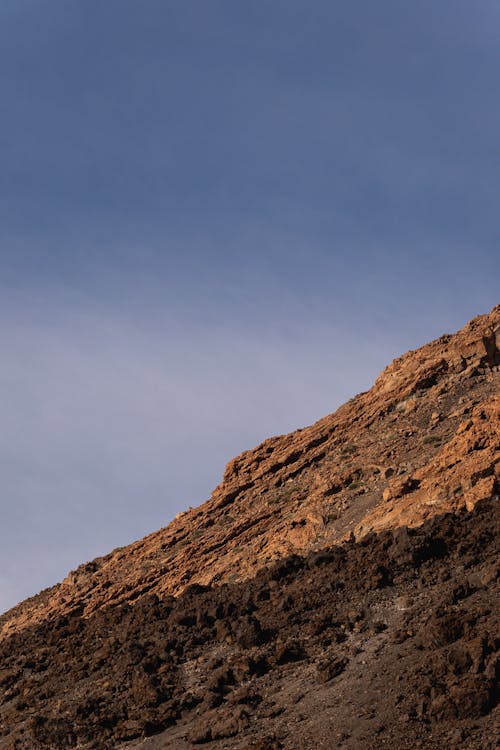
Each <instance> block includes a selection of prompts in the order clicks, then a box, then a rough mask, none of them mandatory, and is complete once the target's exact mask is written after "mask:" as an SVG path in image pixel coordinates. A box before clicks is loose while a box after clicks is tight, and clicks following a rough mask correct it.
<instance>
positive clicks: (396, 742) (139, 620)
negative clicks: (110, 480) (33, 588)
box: [0, 307, 500, 750]
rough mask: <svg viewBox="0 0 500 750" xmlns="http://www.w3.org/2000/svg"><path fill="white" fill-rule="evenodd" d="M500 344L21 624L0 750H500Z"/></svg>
mask: <svg viewBox="0 0 500 750" xmlns="http://www.w3.org/2000/svg"><path fill="white" fill-rule="evenodd" d="M499 338H500V307H496V308H494V310H493V311H492V312H491V313H490V314H489V315H483V316H480V317H478V318H475V319H474V320H473V321H471V322H470V323H469V324H467V325H466V326H465V327H464V328H463V329H462V330H461V331H459V332H458V333H457V334H455V335H453V336H442V337H441V338H440V339H437V340H436V341H434V342H432V343H431V344H428V345H427V346H424V347H422V348H421V349H419V350H417V351H414V352H409V353H407V354H406V355H404V356H403V357H400V358H399V359H397V360H395V361H394V362H393V363H392V364H391V365H390V366H389V367H388V368H386V370H384V372H383V373H382V374H381V375H380V377H379V378H378V379H377V381H376V383H375V385H374V386H373V388H372V389H371V390H370V391H368V392H367V393H364V394H361V395H359V396H357V397H356V398H354V399H352V400H351V401H350V402H348V403H347V404H345V405H344V406H343V407H341V408H340V409H339V410H338V411H337V412H335V413H334V414H332V415H329V416H327V417H325V418H324V419H322V420H320V421H319V422H317V423H316V424H314V425H312V426H311V427H308V428H305V429H303V430H298V431H297V432H294V433H291V434H290V435H285V436H281V437H275V438H271V439H270V440H267V441H265V442H264V443H263V444H262V445H260V446H258V447H257V448H255V449H254V450H252V451H248V452H245V453H244V454H242V455H241V456H239V457H237V458H236V459H234V460H233V461H231V462H230V463H229V464H228V467H227V469H226V472H225V474H224V478H223V481H222V483H221V484H220V485H219V487H217V488H216V489H215V491H214V493H213V495H212V497H211V498H210V500H209V501H207V502H206V503H205V504H204V505H202V506H200V507H199V508H197V509H191V510H189V511H188V512H186V513H183V514H181V515H180V516H179V517H178V518H176V519H175V520H174V521H173V522H172V523H171V524H170V525H169V526H168V527H166V528H165V529H162V530H160V531H158V532H156V533H154V534H151V535H150V536H148V537H146V538H145V539H143V540H141V541H139V542H136V543H134V544H132V545H130V546H129V547H126V548H124V549H121V550H115V551H114V552H113V553H111V554H110V555H107V556H106V557H103V558H100V559H98V560H95V561H93V562H91V563H87V564H86V565H83V566H81V567H80V568H78V569H77V570H76V571H74V572H72V573H70V574H69V575H68V577H67V578H66V579H65V580H64V581H63V582H62V583H61V584H59V585H58V586H54V587H53V588H51V589H48V590H47V591H45V592H42V593H41V594H40V595H38V596H37V597H33V598H32V599H30V600H27V601H26V602H23V603H22V604H21V605H19V606H18V607H16V608H14V609H13V610H11V611H10V612H8V613H6V614H5V615H4V616H3V617H2V618H0V628H1V631H0V632H1V636H0V691H1V692H0V750H14V748H19V749H21V748H27V749H31V748H39V749H40V750H42V749H44V748H56V749H57V750H62V749H63V748H68V747H75V746H79V747H82V748H96V749H97V748H102V749H103V750H107V748H116V747H119V746H121V743H124V742H131V743H132V744H131V747H135V744H134V743H135V742H136V741H137V740H138V739H139V738H141V737H144V736H148V735H155V734H156V735H158V736H157V738H156V739H155V738H154V737H153V738H152V739H151V740H148V741H147V742H146V745H147V746H150V747H151V748H152V750H153V748H158V749H159V748H172V750H173V749H174V748H175V749H176V750H177V749H179V750H182V748H185V749H186V750H187V748H191V747H194V746H197V745H200V744H201V745H203V746H206V747H207V748H213V750H222V748H224V747H225V748H241V750H250V748H254V749H255V750H280V749H281V748H283V749H284V750H295V748H299V749H300V748H310V747H316V746H317V747H328V748H330V747H339V748H340V747H342V748H346V750H347V749H349V750H350V749H351V748H352V750H354V749H355V748H356V750H358V748H360V749H363V748H366V749H368V748H375V747H377V748H378V747H380V746H384V747H387V748H393V749H394V750H396V748H401V747H409V748H413V747H415V748H417V747H422V748H423V747H425V748H438V747H439V748H440V747H442V746H443V744H447V745H449V746H450V747H457V748H458V747H467V748H477V750H479V749H481V750H487V749H488V748H493V747H494V746H495V744H494V743H495V739H494V737H495V726H497V721H498V708H497V701H498V695H497V693H496V684H497V683H496V680H497V678H498V669H499V661H498V638H497V634H498V609H497V608H495V594H496V593H497V581H498V548H497V541H498V533H496V532H497V531H498V529H497V526H498V510H497V505H498V494H499V456H500V430H499V424H500V420H499V418H498V417H499V411H500V397H499V388H498V385H499V380H500V372H499V365H500V352H499V348H498V347H499V344H500V341H499ZM443 514H447V515H443ZM160 732H161V734H158V733H160ZM141 743H142V740H141ZM141 746H142V745H141Z"/></svg>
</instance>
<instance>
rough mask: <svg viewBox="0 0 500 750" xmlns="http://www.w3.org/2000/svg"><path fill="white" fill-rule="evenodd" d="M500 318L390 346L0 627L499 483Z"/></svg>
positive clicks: (410, 515)
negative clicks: (366, 381)
mask: <svg viewBox="0 0 500 750" xmlns="http://www.w3.org/2000/svg"><path fill="white" fill-rule="evenodd" d="M499 331H500V306H497V307H496V308H494V309H493V310H492V311H491V313H489V314H488V315H482V316H479V317H477V318H475V319H474V320H472V321H471V322H470V323H468V324H467V325H466V326H465V327H464V328H463V329H462V330H461V331H459V332H458V333H456V334H454V335H445V336H441V337H440V338H439V339H437V340H436V341H433V342H432V343H430V344H427V345H426V346H424V347H422V348H421V349H418V350H416V351H411V352H408V353H407V354H405V355H404V356H402V357H399V358H398V359H396V360H394V362H392V364H390V365H389V366H388V367H387V368H386V369H385V370H384V371H383V372H382V373H381V375H380V377H379V378H378V379H377V381H376V383H375V385H374V386H373V388H372V389H371V390H370V391H368V392H366V393H363V394H360V395H358V396H356V397H355V398H353V399H351V401H349V402H348V403H346V404H345V405H344V406H342V407H341V408H340V409H338V411H337V412H335V413H334V414H331V415H329V416H327V417H324V418H323V419H321V420H320V421H319V422H317V423H316V424H314V425H312V426H311V427H307V428H305V429H302V430H297V431H296V432H293V433H291V434H289V435H284V436H279V437H273V438H270V439H269V440H266V441H265V442H264V443H262V444H261V445H259V446H257V447H256V448H254V449H253V450H250V451H246V452H245V453H243V454H242V455H240V456H238V457H236V458H234V459H233V460H232V461H230V462H229V464H228V465H227V468H226V471H225V473H224V477H223V480H222V482H221V484H220V485H219V486H218V487H217V488H216V489H215V490H214V492H213V494H212V497H211V498H210V500H208V501H207V502H206V503H204V504H203V505H201V506H199V507H198V508H194V509H190V510H188V511H186V512H185V513H181V514H179V516H177V518H175V519H174V520H173V521H172V522H171V523H170V524H169V525H168V526H167V527H166V528H164V529H161V530H160V531H158V532H155V533H154V534H151V535H150V536H148V537H146V538H145V539H142V540H140V541H138V542H136V543H134V544H132V545H130V546H128V547H126V548H123V549H118V550H115V551H114V552H112V553H111V554H109V555H107V556H105V557H103V558H99V559H97V560H94V561H93V562H91V563H87V564H85V565H82V566H80V567H79V568H78V569H77V570H76V571H73V572H71V573H70V574H69V575H68V576H67V578H66V579H65V580H64V581H63V582H62V583H61V584H59V585H58V586H55V587H53V588H52V589H49V590H47V591H45V592H42V594H40V595H39V596H38V597H34V598H33V599H31V600H27V601H26V602H24V603H23V604H21V605H20V606H19V607H17V608H15V609H14V610H11V611H10V612H8V613H7V614H5V615H4V616H3V617H1V618H0V633H2V634H3V635H4V636H5V635H8V634H10V633H13V632H15V631H18V630H20V629H22V628H24V627H30V626H33V625H34V624H36V623H41V622H44V621H47V620H50V619H51V618H53V617H56V616H57V617H59V616H64V615H79V616H80V615H81V616H84V617H88V616H90V615H92V614H93V613H94V612H96V611H97V610H99V609H101V608H103V607H104V608H106V607H114V606H117V605H118V604H120V603H122V602H129V603H133V602H134V601H136V600H138V599H140V597H142V596H143V595H145V594H147V593H150V594H152V593H155V594H157V595H159V596H161V597H164V596H166V595H170V594H173V595H178V594H179V593H180V592H182V591H183V590H184V588H185V587H186V586H187V585H188V584H193V583H197V584H203V585H208V584H214V583H221V582H224V581H235V580H243V579H245V578H248V577H251V576H253V575H255V574H256V572H257V571H258V570H259V569H260V568H262V567H266V566H268V565H269V564H271V563H272V562H274V561H276V560H277V559H279V558H280V557H283V556H285V555H289V554H292V553H306V552H308V551H314V550H317V549H320V548H323V547H325V546H328V545H331V544H335V543H339V542H341V541H342V540H344V539H347V538H349V536H350V535H351V534H354V535H355V536H356V538H360V537H362V536H363V535H365V534H367V533H369V532H370V531H372V530H379V529H384V528H392V527H394V526H398V525H406V526H415V525H418V524H421V523H422V522H423V521H424V520H425V519H427V518H429V517H431V516H432V515H433V514H436V513H442V512H446V511H450V510H451V511H456V510H458V509H460V508H461V507H466V508H467V509H469V510H470V509H471V508H472V507H474V505H475V503H476V502H477V501H478V500H480V499H482V498H485V497H488V496H491V495H492V494H495V493H498V482H499V463H498V456H499V424H500V420H499V419H498V416H499V396H498V393H499V382H500V372H499V368H500V366H499V364H498V363H497V358H498V354H497V353H498V346H497V341H498V336H499Z"/></svg>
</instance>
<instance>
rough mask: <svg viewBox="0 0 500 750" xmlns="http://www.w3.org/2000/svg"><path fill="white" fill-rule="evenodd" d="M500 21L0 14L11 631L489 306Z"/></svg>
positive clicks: (137, 6) (0, 320)
mask: <svg viewBox="0 0 500 750" xmlns="http://www.w3.org/2000/svg"><path fill="white" fill-rule="evenodd" d="M499 21H500V7H499V5H498V3H497V2H493V0H492V1H491V2H490V1H489V0H481V2H479V3H471V2H462V1H461V0H455V1H454V2H450V1H449V0H447V1H446V2H443V1H442V0H432V2H427V1H426V0H423V2H419V3H401V2H399V1H397V2H396V1H394V2H392V1H391V2H390V1H389V0H378V2H377V3H374V2H372V1H371V0H363V1H359V2H356V0H349V2H347V1H346V2H341V1H339V0H330V1H328V2H323V1H322V0H316V1H315V0H313V1H312V2H311V0H309V1H308V2H305V1H304V2H302V1H301V2H298V1H296V0H286V1H285V0H283V1H282V0H270V1H269V2H240V3H234V2H229V1H218V0H209V1H207V0H198V1H196V2H194V1H193V0H182V2H169V1H167V2H165V0H141V1H140V2H139V0H133V1H132V0H105V1H104V2H103V0H98V1H94V0H79V1H76V0H3V2H2V3H1V4H0V92H1V97H2V108H1V111H2V114H1V118H0V153H1V159H2V162H1V163H2V168H1V170H0V346H1V348H2V357H1V361H0V385H1V392H2V398H1V400H0V420H1V424H2V429H1V431H0V470H1V476H2V480H3V481H2V494H1V504H2V524H1V527H0V528H1V545H0V610H2V609H5V608H7V607H8V606H10V605H12V604H14V603H16V602H17V601H18V600H20V599H22V598H24V597H25V596H27V595H30V594H33V593H36V592H37V591H38V590H39V589H41V588H42V587H44V586H47V585H49V584H51V583H54V582H55V581H57V580H59V579H60V578H62V577H64V575H65V574H66V572H67V570H68V569H69V568H73V567H75V566H76V565H77V564H79V563H80V562H82V561H84V560H87V559H89V558H92V557H94V556H96V555H98V554H103V553H105V552H107V551H109V550H110V549H112V548H113V547H115V546H117V545H122V544H126V543H128V542H129V541H132V540H133V539H135V538H138V537H140V536H142V535H143V534H145V533H147V532H149V531H152V530H154V529H156V528H158V527H159V526H161V525H164V524H165V523H167V522H168V521H169V520H170V519H171V518H172V516H173V515H175V513H176V512H178V511H179V510H181V509H183V508H185V507H187V505H189V504H191V505H197V504H199V503H200V502H202V501H204V500H205V499H206V498H207V497H208V496H209V494H210V491H211V489H212V488H213V486H214V485H215V484H216V483H217V482H218V481H219V479H220V477H221V474H222V471H223V468H224V464H225V463H226V461H227V460H228V459H229V458H231V457H232V456H233V455H235V454H236V453H238V452H240V451H241V450H243V449H245V448H250V447H252V446H253V445H254V444H256V443H257V442H259V441H260V440H262V439H264V438H265V437H267V436H268V435H270V434H276V433H281V432H285V431H288V430H291V429H294V428H296V427H299V426H303V425H305V424H308V423H310V422H312V421H314V420H315V419H316V418H319V417H321V416H323V415H324V414H326V413H328V412H330V411H333V410H334V409H335V408H336V407H337V406H338V405H339V404H340V403H342V402H343V401H344V400H346V399H347V398H349V397H350V396H352V395H354V394H355V393H356V392H358V391H360V390H365V389H366V388H368V387H369V386H370V385H371V383H372V381H373V380H374V378H375V377H376V375H377V374H378V372H379V371H380V370H381V369H382V368H383V367H384V366H385V365H386V364H387V363H388V362H389V361H390V360H391V359H392V358H393V357H395V356H397V355H399V354H400V353H402V352H403V351H405V350H407V349H409V348H416V347H417V346H419V345H421V344H423V343H425V342H426V341H427V340H430V339H431V338H433V337H435V336H438V335H440V334H441V333H444V332H447V331H453V330H456V329H457V328H459V327H460V326H461V325H463V324H464V323H465V322H466V321H467V320H468V319H469V318H470V317H472V316H474V315H476V314H478V313H481V312H485V311H487V310H489V309H490V308H491V307H493V305H494V304H496V303H497V302H498V278H499V270H500V269H499V260H498V259H499V253H498V243H499V233H500V232H499V223H498V218H497V216H498V206H497V203H498V195H499V188H500V169H499V167H500V164H499V145H498V144H499V138H498V134H499V133H500V105H499V103H498V91H499V89H500V50H499V48H498V43H497V42H498V28H499Z"/></svg>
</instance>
